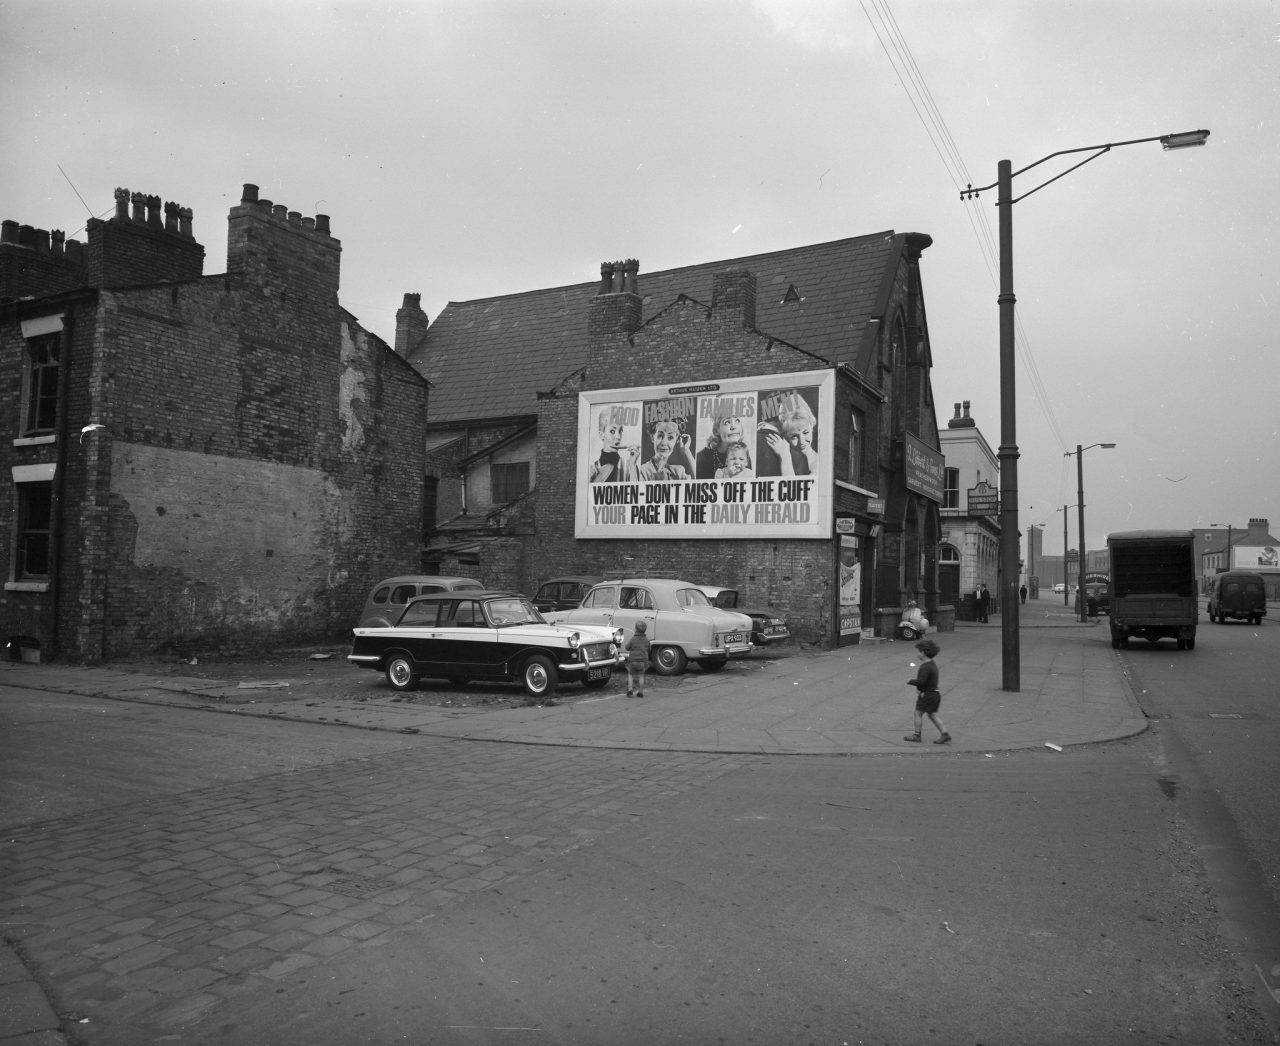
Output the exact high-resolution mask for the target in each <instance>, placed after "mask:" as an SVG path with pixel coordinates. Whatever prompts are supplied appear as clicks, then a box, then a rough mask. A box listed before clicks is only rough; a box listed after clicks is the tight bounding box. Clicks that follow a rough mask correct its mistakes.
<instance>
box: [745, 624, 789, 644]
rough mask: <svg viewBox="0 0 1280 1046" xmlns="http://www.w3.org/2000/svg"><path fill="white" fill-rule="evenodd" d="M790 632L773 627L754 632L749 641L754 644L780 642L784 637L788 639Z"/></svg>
mask: <svg viewBox="0 0 1280 1046" xmlns="http://www.w3.org/2000/svg"><path fill="white" fill-rule="evenodd" d="M790 638H791V633H790V632H789V631H788V630H787V629H785V628H774V629H770V630H769V631H768V632H756V633H754V634H753V635H752V636H751V642H753V643H755V645H756V646H767V645H768V644H769V643H780V642H782V640H784V639H790Z"/></svg>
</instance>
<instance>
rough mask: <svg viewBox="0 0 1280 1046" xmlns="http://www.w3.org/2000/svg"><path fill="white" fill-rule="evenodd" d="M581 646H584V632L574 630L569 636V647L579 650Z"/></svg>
mask: <svg viewBox="0 0 1280 1046" xmlns="http://www.w3.org/2000/svg"><path fill="white" fill-rule="evenodd" d="M580 646H582V634H581V633H580V632H574V633H573V634H571V635H570V636H569V649H570V650H577V649H578V647H580Z"/></svg>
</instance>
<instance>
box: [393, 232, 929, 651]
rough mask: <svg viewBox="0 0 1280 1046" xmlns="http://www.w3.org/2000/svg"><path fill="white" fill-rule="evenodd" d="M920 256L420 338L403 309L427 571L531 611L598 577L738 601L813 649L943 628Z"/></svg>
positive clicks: (571, 294) (630, 280) (777, 268)
mask: <svg viewBox="0 0 1280 1046" xmlns="http://www.w3.org/2000/svg"><path fill="white" fill-rule="evenodd" d="M931 242H932V241H931V240H930V239H929V237H928V236H925V235H922V234H916V233H906V234H895V233H892V232H885V233H876V234H873V235H869V236H861V237H856V238H853V239H847V240H839V241H834V242H831V243H825V244H818V245H814V246H809V247H798V248H794V249H790V250H784V251H778V252H774V253H770V254H762V255H754V256H751V257H745V258H737V259H732V260H728V261H719V262H707V263H701V264H697V265H691V266H688V267H685V268H680V269H672V270H668V271H664V272H654V273H646V274H644V275H641V274H640V272H639V265H638V263H636V262H634V261H626V262H618V263H605V264H604V265H602V266H601V274H600V279H599V281H596V282H589V283H579V284H574V285H570V286H563V287H552V288H547V289H543V290H535V291H529V292H526V293H522V294H513V295H507V296H503V297H496V298H485V299H481V300H477V301H469V302H450V303H449V304H448V305H447V306H446V307H445V309H444V310H443V311H442V312H441V314H440V315H439V316H438V317H437V318H436V319H435V321H434V322H429V321H428V318H427V317H426V315H425V314H424V313H423V312H422V310H421V306H420V297H419V296H418V295H416V294H409V295H406V296H405V301H404V307H403V308H402V309H401V310H400V312H399V314H398V316H397V330H396V349H397V351H399V352H401V353H403V354H404V355H405V357H406V358H407V359H408V360H409V361H410V362H411V363H413V365H414V366H415V367H417V368H418V370H419V371H421V373H422V374H423V375H424V376H426V377H427V378H428V379H429V380H430V381H431V383H432V398H431V415H430V421H429V424H428V426H427V427H428V435H427V448H428V449H427V471H428V481H427V487H428V496H429V498H431V499H434V503H435V519H434V528H433V530H432V532H431V534H430V540H429V541H428V544H427V547H426V552H425V558H426V561H427V563H428V564H429V565H430V567H431V568H432V569H439V570H440V571H441V572H443V573H453V572H458V573H463V574H468V575H471V576H479V577H482V578H484V579H485V580H487V581H489V582H490V583H493V584H498V585H502V586H505V587H511V588H515V589H519V590H521V591H524V592H532V591H533V590H534V589H536V588H537V586H538V584H539V583H540V582H541V581H543V580H546V579H547V578H549V577H554V576H558V575H568V574H588V575H590V574H595V575H605V574H609V573H615V574H616V573H627V574H631V575H634V576H643V575H650V574H654V573H662V574H666V575H668V576H670V575H675V576H677V577H680V578H682V579H684V580H688V581H691V582H694V583H702V584H717V585H723V586H728V587H734V588H737V589H739V590H740V592H741V593H742V599H743V603H744V604H750V605H752V606H760V607H772V608H775V609H778V610H780V611H781V612H783V613H784V614H785V615H786V617H787V619H788V621H789V623H790V626H791V631H792V633H793V634H794V635H796V636H797V637H799V638H800V639H802V640H804V641H807V642H812V643H817V644H823V645H836V644H838V643H842V642H854V641H857V640H858V639H859V638H860V636H861V631H862V629H863V628H867V629H876V630H879V631H884V630H885V629H886V628H891V627H892V623H893V622H896V620H897V615H898V612H899V610H900V608H901V607H902V605H903V602H904V601H905V600H907V599H917V600H919V601H920V602H921V603H922V604H923V605H925V606H926V608H932V607H936V605H937V601H938V600H937V595H938V593H937V548H938V543H939V522H938V503H939V502H940V501H941V499H942V479H943V477H942V455H941V452H940V450H939V443H938V431H937V420H936V417H935V414H934V405H933V395H932V388H931V384H930V377H929V375H930V368H931V367H932V357H931V349H930V345H929V336H928V329H927V324H926V318H925V308H924V297H923V293H922V290H921V277H920V263H919V261H920V255H921V252H922V251H924V250H925V248H927V247H928V246H929V244H930V243H931ZM768 430H772V431H773V432H774V435H770V432H769V431H768ZM717 432H721V433H724V434H726V442H725V443H720V442H718V441H717V437H716V433H717ZM729 437H731V438H729ZM728 442H734V443H741V444H742V446H741V447H740V448H738V447H735V448H733V457H734V459H735V461H734V462H733V463H731V462H730V460H729V447H728V445H727V443H728ZM775 447H783V448H786V449H785V451H783V452H781V453H780V452H778V451H776V450H775V449H773V448H775ZM672 448H678V449H677V450H676V452H675V453H673V454H672V456H671V458H670V459H667V458H666V457H665V456H664V452H665V450H668V449H672ZM686 455H687V456H686ZM784 455H785V456H784ZM738 462H745V463H746V464H745V467H746V468H747V469H748V470H749V471H748V472H746V473H739V474H736V476H737V478H735V474H734V473H732V471H731V470H732V469H733V468H736V467H737V464H738Z"/></svg>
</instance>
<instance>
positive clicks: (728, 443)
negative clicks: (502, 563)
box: [574, 371, 835, 539]
mask: <svg viewBox="0 0 1280 1046" xmlns="http://www.w3.org/2000/svg"><path fill="white" fill-rule="evenodd" d="M834 416H835V373H834V372H833V371H799V372H794V373H788V374H765V375H755V376H752V377H745V378H723V379H719V380H711V381H704V382H698V383H696V384H688V385H650V386H644V387H641V388H629V389H599V390H596V391H593V392H583V393H580V394H579V396H578V441H577V444H578V445H577V480H578V481H577V483H576V485H575V493H574V496H575V506H574V508H575V512H574V537H576V538H646V539H652V538H673V539H690V538H829V537H830V536H831V532H832V531H831V528H832V489H833V485H834V484H833V479H832V450H831V441H832V430H833V419H834Z"/></svg>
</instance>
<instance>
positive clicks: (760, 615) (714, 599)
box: [698, 585, 791, 646]
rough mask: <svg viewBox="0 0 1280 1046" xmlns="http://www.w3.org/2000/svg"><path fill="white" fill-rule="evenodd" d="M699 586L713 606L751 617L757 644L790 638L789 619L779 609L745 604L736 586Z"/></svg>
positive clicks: (752, 637) (754, 638)
mask: <svg viewBox="0 0 1280 1046" xmlns="http://www.w3.org/2000/svg"><path fill="white" fill-rule="evenodd" d="M698 587H699V588H700V589H702V591H703V592H704V593H706V597H707V598H708V599H709V600H711V604H712V606H717V607H719V608H720V609H721V610H736V611H737V612H738V613H739V614H746V615H747V617H749V618H751V642H752V643H754V644H755V645H756V646H766V645H768V644H769V643H779V642H781V641H782V640H784V639H789V638H790V636H791V630H790V629H788V628H787V619H786V618H784V617H783V616H782V615H781V614H780V613H778V611H776V610H768V609H765V608H762V607H752V606H743V605H742V600H741V597H740V594H739V592H738V590H737V589H736V588H719V587H718V586H716V585H699V586H698Z"/></svg>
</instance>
